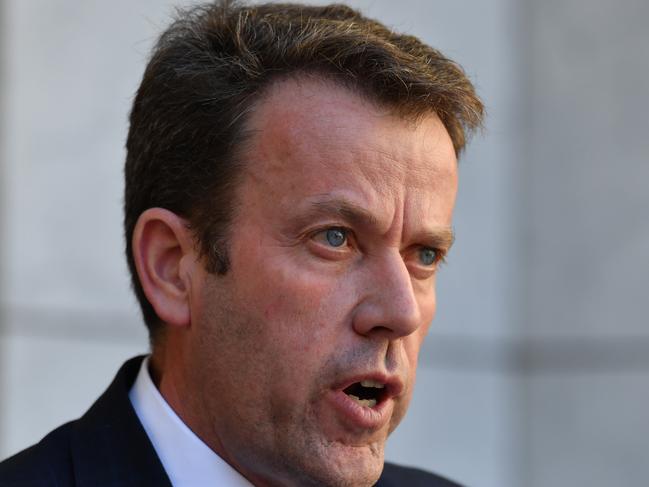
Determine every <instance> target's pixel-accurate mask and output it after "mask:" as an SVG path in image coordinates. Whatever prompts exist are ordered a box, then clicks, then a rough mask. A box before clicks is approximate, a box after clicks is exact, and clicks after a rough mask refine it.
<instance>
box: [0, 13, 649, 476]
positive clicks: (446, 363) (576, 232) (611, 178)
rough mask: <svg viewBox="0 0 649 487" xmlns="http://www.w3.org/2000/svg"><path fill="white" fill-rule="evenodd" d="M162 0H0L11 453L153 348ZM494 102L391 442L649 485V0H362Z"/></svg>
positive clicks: (0, 267)
mask: <svg viewBox="0 0 649 487" xmlns="http://www.w3.org/2000/svg"><path fill="white" fill-rule="evenodd" d="M172 3H174V4H176V3H175V2H170V1H166V0H165V1H162V0H138V1H133V0H112V1H110V2H105V1H99V0H86V1H74V0H0V103H1V112H0V113H1V120H0V123H1V125H0V188H1V190H0V191H1V192H0V234H1V238H0V277H1V281H0V313H1V314H0V458H4V457H6V456H8V455H10V454H13V453H15V452H17V451H18V450H20V449H22V448H24V447H26V446H28V445H30V444H32V443H34V442H36V441H38V440H39V439H40V438H41V437H42V436H43V435H44V434H45V433H47V432H48V431H49V430H51V429H52V428H54V427H55V426H57V425H59V424H61V423H62V422H64V421H67V420H71V419H73V418H76V417H78V416H79V415H81V414H82V413H83V412H84V411H85V410H86V409H87V408H88V407H89V405H90V404H91V402H92V401H94V399H95V398H96V397H97V396H98V395H99V393H100V392H101V391H102V390H103V389H104V388H105V387H106V386H107V385H108V383H109V382H110V380H111V379H112V377H113V375H114V374H115V372H116V371H117V368H118V367H119V365H120V364H121V363H122V362H123V361H124V360H125V359H127V358H129V357H131V356H133V355H136V354H139V353H144V352H146V351H147V338H146V333H145V328H144V325H143V324H142V323H141V320H140V317H139V312H138V309H137V306H136V304H135V299H134V298H133V297H131V294H130V290H129V283H128V278H127V272H126V264H125V262H124V259H123V257H122V248H123V243H122V229H121V200H122V164H123V160H124V149H123V146H124V141H125V135H126V131H127V115H128V111H129V106H130V103H131V99H132V97H133V94H134V92H135V90H136V88H137V86H138V83H139V79H140V77H141V75H142V72H143V69H144V65H145V62H146V59H147V54H148V51H149V48H150V46H151V45H152V43H153V41H154V40H155V36H156V34H157V33H158V32H159V31H160V30H161V29H162V28H163V27H164V26H165V25H166V24H167V23H168V20H169V18H170V14H171V13H172V11H173V10H172ZM346 3H349V4H350V5H353V6H355V7H358V8H361V9H362V10H363V11H364V12H365V13H367V14H369V15H371V16H374V17H377V18H379V19H381V20H382V21H384V22H386V23H387V24H389V25H390V26H392V27H394V28H395V29H397V30H402V31H408V32H410V33H413V34H415V35H417V36H419V37H421V38H422V39H424V40H425V41H427V42H428V43H430V44H431V45H433V46H435V47H437V48H439V49H440V50H442V51H443V52H444V53H445V54H446V55H448V56H450V57H451V58H453V59H455V60H457V61H458V62H459V63H460V64H462V65H463V66H464V67H465V69H466V71H467V73H468V74H469V76H470V77H471V79H472V80H473V81H474V82H475V85H476V87H477V89H478V91H479V93H480V94H481V96H482V97H483V98H484V101H485V102H486V105H487V108H488V119H487V130H486V131H485V133H484V134H482V135H480V136H478V137H476V138H475V139H474V140H473V142H472V144H471V145H470V147H469V150H468V151H467V153H466V154H465V157H464V158H463V160H462V161H461V169H460V171H461V176H460V177H461V181H460V184H461V189H460V195H459V201H458V209H457V213H456V222H455V227H456V232H457V243H456V246H455V248H454V250H453V252H452V253H451V256H450V259H449V263H448V264H447V266H446V267H444V268H443V269H442V270H441V271H440V276H439V299H438V301H439V312H438V316H437V318H436V321H435V323H434V326H433V328H432V331H431V333H430V336H429V337H428V339H427V342H426V344H425V346H424V349H423V351H422V356H421V366H420V367H421V368H420V372H419V374H418V388H417V391H416V395H415V399H414V402H413V405H412V407H411V411H410V414H409V416H408V417H407V419H406V420H405V421H404V423H403V424H402V426H401V427H400V429H398V430H397V432H396V433H395V434H394V435H393V437H392V438H391V440H390V443H389V447H388V452H387V455H388V458H389V459H391V460H393V461H397V462H401V463H405V464H409V465H416V466H420V467H424V468H428V469H432V470H435V471H437V472H440V473H442V474H444V475H447V476H449V477H452V478H454V479H456V480H457V481H460V482H462V483H465V484H467V485H470V486H476V487H515V486H531V487H541V486H553V487H558V486H582V485H588V486H590V487H599V486H601V487H604V486H607V487H608V486H626V485H628V486H631V485H633V486H637V485H649V326H648V325H649V312H648V311H649V310H648V307H649V216H648V213H649V28H647V26H648V25H649V2H647V1H646V0H545V1H534V0H454V1H450V2H449V1H446V2H442V1H431V0H409V1H405V0H401V1H399V2H397V1H393V0H365V1H361V0H358V1H348V2H346Z"/></svg>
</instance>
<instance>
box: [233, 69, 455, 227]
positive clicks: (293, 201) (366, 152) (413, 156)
mask: <svg viewBox="0 0 649 487" xmlns="http://www.w3.org/2000/svg"><path fill="white" fill-rule="evenodd" d="M248 128H249V130H250V131H251V134H252V135H251V137H250V139H249V145H248V148H247V153H246V154H245V156H244V157H245V159H246V165H245V172H246V176H247V177H246V178H245V180H247V184H244V186H248V191H249V192H250V191H251V188H254V191H257V192H263V193H264V200H265V203H266V204H272V205H275V206H278V207H285V209H286V211H287V213H288V212H291V211H293V210H294V209H295V207H296V206H297V205H299V204H300V203H302V202H305V201H306V202H307V203H308V202H309V201H315V200H322V198H323V196H324V197H326V198H329V197H336V198H342V199H345V200H348V201H350V202H352V203H354V204H357V205H358V206H362V207H365V208H367V209H368V210H370V211H372V212H375V213H377V214H381V215H383V217H384V218H385V220H386V221H385V226H386V227H387V226H389V225H388V220H389V221H390V222H392V221H393V219H394V218H395V217H396V214H397V213H401V214H403V218H406V217H407V215H406V213H407V214H410V215H412V216H416V217H418V216H421V215H423V214H426V215H427V216H431V215H432V216H437V220H438V221H439V222H440V223H444V224H447V223H448V222H449V220H450V213H451V211H452V207H453V204H454V198H455V188H456V178H457V161H456V158H455V151H454V149H453V144H452V141H451V139H450V137H449V135H448V132H447V131H446V129H445V128H444V126H443V124H442V123H441V121H440V120H439V118H438V117H437V116H436V115H434V114H430V115H428V116H425V117H422V119H421V120H418V121H417V122H413V121H408V120H404V119H403V118H400V117H397V116H395V115H394V114H392V113H391V112H390V111H389V110H387V109H385V108H383V107H380V106H377V105H375V104H373V103H371V102H369V101H368V100H367V99H365V98H363V97H361V96H359V95H358V94H356V93H354V92H352V91H350V90H349V89H347V88H345V87H341V86H339V85H336V84H333V83H332V82H326V81H319V80H313V79H292V80H288V81H282V82H281V83H277V84H276V85H275V86H273V87H271V89H270V90H269V92H268V93H267V94H266V96H265V97H264V98H263V100H262V101H261V102H260V103H259V104H258V105H257V106H256V108H255V111H254V112H253V113H252V115H251V117H250V120H249V125H248ZM250 196H251V194H250V193H249V194H247V195H246V197H247V198H249V197H250ZM241 203H244V204H245V199H244V200H243V201H241ZM433 210H434V211H433ZM433 213H436V215H435V214H433Z"/></svg>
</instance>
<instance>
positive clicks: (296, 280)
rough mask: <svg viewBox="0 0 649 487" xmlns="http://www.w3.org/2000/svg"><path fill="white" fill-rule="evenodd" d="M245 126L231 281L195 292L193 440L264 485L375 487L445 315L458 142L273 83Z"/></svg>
mask: <svg viewBox="0 0 649 487" xmlns="http://www.w3.org/2000/svg"><path fill="white" fill-rule="evenodd" d="M249 126H250V128H251V129H252V130H253V131H254V133H253V136H252V139H251V141H250V144H249V147H248V149H247V153H246V155H245V160H246V169H245V177H244V179H243V182H242V183H241V186H240V187H239V190H238V193H237V200H236V205H235V207H236V208H237V211H236V216H235V218H234V222H233V225H232V233H231V239H230V242H229V251H230V254H229V255H230V261H231V269H230V271H229V272H228V274H227V275H225V276H216V275H211V274H208V273H206V272H202V273H201V274H199V275H197V276H196V277H195V279H194V281H193V283H192V289H191V292H190V294H191V330H192V339H191V342H190V343H191V344H190V354H189V355H190V357H189V358H188V360H189V362H190V367H189V368H188V369H187V374H188V377H187V380H188V384H191V390H192V391H194V394H195V395H194V396H193V397H191V398H188V401H190V402H191V404H192V407H193V409H194V414H195V417H197V418H200V419H199V420H198V421H199V422H200V426H198V427H197V429H199V430H200V432H199V435H200V436H201V437H202V438H203V439H204V440H205V441H206V442H207V443H208V444H209V445H210V446H211V447H212V448H214V449H215V450H216V451H218V452H219V453H220V454H221V455H222V456H223V457H224V458H225V459H226V460H228V461H229V462H230V463H231V464H233V465H235V466H236V468H237V469H238V470H240V471H241V472H242V473H243V474H244V475H245V476H247V477H248V478H249V479H251V480H253V481H254V482H256V483H258V484H260V485H262V484H263V485H354V486H362V485H372V484H373V483H374V482H375V481H376V479H377V478H378V476H379V474H380V472H381V469H382V467H383V452H384V444H385V441H386V438H387V436H388V434H389V433H390V432H391V431H392V430H393V429H394V428H395V427H396V426H397V424H398V423H399V422H400V420H401V419H402V417H403V416H404V414H405V412H406V409H407V407H408V403H409V401H410V398H411V395H412V388H413V383H414V379H415V370H416V367H417V355H418V352H419V348H420V345H421V343H422V340H423V339H424V337H425V335H426V332H427V330H428V326H429V324H430V322H431V320H432V319H433V315H434V314H435V270H436V264H437V259H438V258H439V257H441V255H442V254H443V253H444V251H446V250H448V247H449V246H450V240H451V234H450V225H451V216H452V211H453V206H454V202H455V194H456V186H457V169H456V158H455V154H454V151H453V146H452V143H451V140H450V137H449V135H448V133H447V131H446V130H445V128H444V126H443V125H442V123H441V122H440V121H439V119H438V118H437V117H436V116H435V115H430V116H427V117H424V118H423V119H422V120H421V121H419V122H418V123H416V124H415V123H412V122H406V121H404V120H403V119H401V118H398V117H396V116H394V115H391V114H389V113H388V111H387V110H385V109H380V108H377V107H376V106H374V105H373V104H371V103H369V102H367V101H365V100H363V99H362V98H361V97H359V96H358V95H356V94H353V93H352V92H350V91H349V90H347V89H344V88H341V87H337V86H334V85H332V84H331V83H324V82H316V81H314V80H302V81H299V82H298V81H296V80H293V81H284V82H281V83H279V84H277V85H275V86H274V87H273V88H272V89H271V90H270V93H269V94H268V95H267V96H266V97H265V98H264V100H263V101H262V102H261V103H260V104H259V105H258V107H257V109H256V111H255V112H254V113H253V115H252V117H251V121H250V124H249ZM354 396H355V397H354Z"/></svg>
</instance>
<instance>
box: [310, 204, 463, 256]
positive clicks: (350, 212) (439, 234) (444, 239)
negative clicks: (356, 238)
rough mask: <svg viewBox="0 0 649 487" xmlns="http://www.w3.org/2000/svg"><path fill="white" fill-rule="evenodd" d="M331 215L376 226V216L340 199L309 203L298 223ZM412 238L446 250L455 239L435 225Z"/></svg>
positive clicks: (354, 222)
mask: <svg viewBox="0 0 649 487" xmlns="http://www.w3.org/2000/svg"><path fill="white" fill-rule="evenodd" d="M332 215H333V216H337V217H342V218H343V219H344V220H345V221H347V222H348V223H350V224H351V225H352V226H359V227H376V226H377V224H378V220H377V219H376V217H375V216H374V215H373V214H372V213H370V212H369V211H367V210H366V209H365V208H363V207H362V206H359V205H356V204H354V203H352V202H350V201H347V200H342V199H335V200H324V201H315V202H313V203H311V208H310V210H309V211H307V212H306V213H305V214H304V215H302V217H301V218H300V219H299V220H300V222H299V223H300V224H303V223H304V224H305V223H309V222H311V221H312V220H313V219H314V218H317V217H326V216H332ZM414 240H418V241H420V242H421V243H423V244H425V245H428V246H431V247H434V248H439V249H443V250H446V251H448V250H449V249H450V248H451V246H452V245H453V242H454V241H455V233H454V232H453V229H452V228H450V227H435V228H432V229H426V230H423V231H421V232H418V233H416V234H415V239H414Z"/></svg>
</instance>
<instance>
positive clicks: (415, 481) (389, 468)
mask: <svg viewBox="0 0 649 487" xmlns="http://www.w3.org/2000/svg"><path fill="white" fill-rule="evenodd" d="M403 485H407V486H408V487H462V486H461V485H460V484H457V483H455V482H453V481H451V480H449V479H447V478H444V477H441V476H439V475H436V474H434V473H430V472H426V471H424V470H420V469H418V468H412V467H403V466H401V465H395V464H393V463H386V464H385V467H384V468H383V473H382V474H381V478H380V479H379V482H378V484H377V487H397V486H403Z"/></svg>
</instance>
